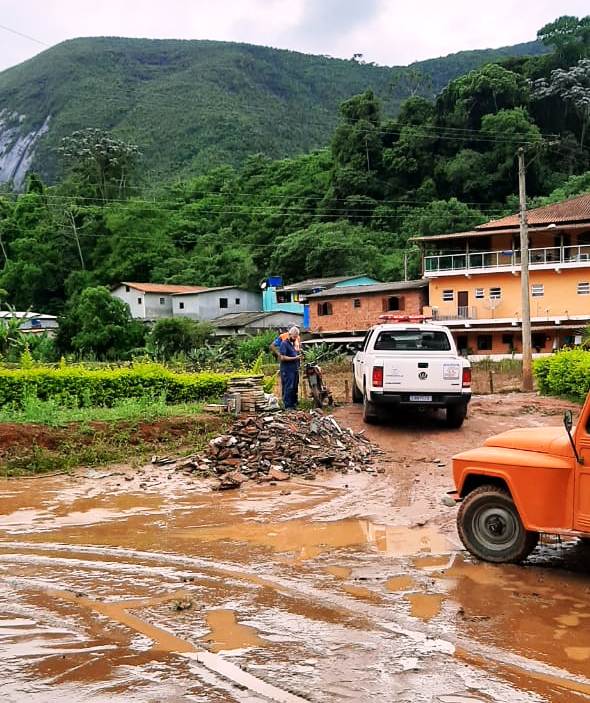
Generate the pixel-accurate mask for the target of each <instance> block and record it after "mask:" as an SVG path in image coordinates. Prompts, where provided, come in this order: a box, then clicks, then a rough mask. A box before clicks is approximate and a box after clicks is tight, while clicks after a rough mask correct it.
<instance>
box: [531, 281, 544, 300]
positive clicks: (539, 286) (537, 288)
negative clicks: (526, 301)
mask: <svg viewBox="0 0 590 703" xmlns="http://www.w3.org/2000/svg"><path fill="white" fill-rule="evenodd" d="M544 295H545V284H544V283H532V284H531V296H532V297H533V298H542V297H543V296H544Z"/></svg>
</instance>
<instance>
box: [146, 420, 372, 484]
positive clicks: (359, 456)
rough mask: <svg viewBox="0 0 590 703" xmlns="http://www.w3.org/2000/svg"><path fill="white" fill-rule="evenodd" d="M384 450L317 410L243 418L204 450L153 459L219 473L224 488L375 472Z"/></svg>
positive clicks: (204, 473) (184, 468)
mask: <svg viewBox="0 0 590 703" xmlns="http://www.w3.org/2000/svg"><path fill="white" fill-rule="evenodd" d="M380 453H381V452H380V450H379V449H377V447H375V446H374V445H373V444H371V442H370V441H369V440H368V439H366V437H364V436H363V435H362V434H360V433H355V432H353V431H352V430H350V429H344V428H342V427H340V425H339V424H338V423H337V422H336V420H335V419H334V418H333V417H331V416H330V415H323V414H322V413H320V412H318V411H315V410H312V411H310V412H306V411H299V412H279V413H272V414H270V413H269V414H264V413H263V414H259V415H252V416H249V417H244V418H240V419H238V420H237V421H236V422H234V424H233V426H232V427H231V428H230V430H229V431H228V432H227V434H224V435H221V436H219V437H216V438H215V439H212V440H211V441H210V442H209V444H208V446H207V448H206V449H205V451H203V452H201V453H200V454H195V455H193V456H189V457H186V458H182V459H177V460H172V461H171V459H170V457H153V458H152V463H153V464H156V465H158V466H166V467H167V468H171V469H177V470H182V471H183V472H184V473H190V474H195V475H197V476H215V477H217V478H219V485H218V488H219V489H220V490H225V489H231V488H239V487H240V486H241V485H242V484H243V483H244V482H245V481H248V480H255V481H273V482H275V481H285V480H287V479H288V478H290V477H292V476H299V477H301V478H304V479H306V480H313V479H315V477H316V473H317V472H318V471H337V472H340V473H347V472H349V471H356V472H360V471H369V472H372V473H376V472H377V470H378V469H377V468H376V467H375V466H374V463H375V458H376V456H377V455H378V454H380Z"/></svg>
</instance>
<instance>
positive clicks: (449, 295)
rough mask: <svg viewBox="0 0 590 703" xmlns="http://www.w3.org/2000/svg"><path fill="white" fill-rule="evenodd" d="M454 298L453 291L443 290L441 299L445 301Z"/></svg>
mask: <svg viewBox="0 0 590 703" xmlns="http://www.w3.org/2000/svg"><path fill="white" fill-rule="evenodd" d="M453 298H454V292H453V291H452V290H443V292H442V299H443V300H445V301H446V302H450V301H451V300H453Z"/></svg>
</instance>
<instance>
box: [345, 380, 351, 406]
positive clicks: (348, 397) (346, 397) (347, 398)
mask: <svg viewBox="0 0 590 703" xmlns="http://www.w3.org/2000/svg"><path fill="white" fill-rule="evenodd" d="M344 402H345V403H349V402H350V387H349V385H348V379H347V378H345V379H344Z"/></svg>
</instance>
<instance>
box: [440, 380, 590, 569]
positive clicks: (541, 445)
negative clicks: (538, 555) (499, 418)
mask: <svg viewBox="0 0 590 703" xmlns="http://www.w3.org/2000/svg"><path fill="white" fill-rule="evenodd" d="M453 478H454V481H455V490H454V491H451V492H450V494H449V495H450V496H451V497H452V498H453V500H454V501H455V502H457V503H460V507H459V512H458V514H457V527H458V530H459V536H460V538H461V541H462V542H463V544H464V545H465V547H466V549H467V550H468V551H469V552H471V554H473V555H474V556H476V557H478V558H479V559H484V560H485V561H491V562H496V563H499V562H519V561H523V560H524V559H526V557H527V556H528V555H529V554H530V553H531V552H532V551H533V549H534V548H535V547H536V545H537V542H538V541H539V535H540V533H542V532H545V533H548V534H560V535H567V536H570V537H580V538H582V539H590V394H589V395H588V396H587V398H586V402H585V404H584V407H583V408H582V412H581V414H580V417H579V420H578V424H577V425H576V426H575V427H574V426H573V425H572V413H571V410H566V412H565V415H564V421H563V426H559V427H538V428H537V427H535V428H530V429H515V430H509V431H508V432H503V433H502V434H499V435H496V436H495V437H490V438H489V439H487V440H486V441H485V442H484V446H483V447H479V448H477V449H470V450H468V451H466V452H462V453H461V454H457V455H456V456H454V457H453Z"/></svg>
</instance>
